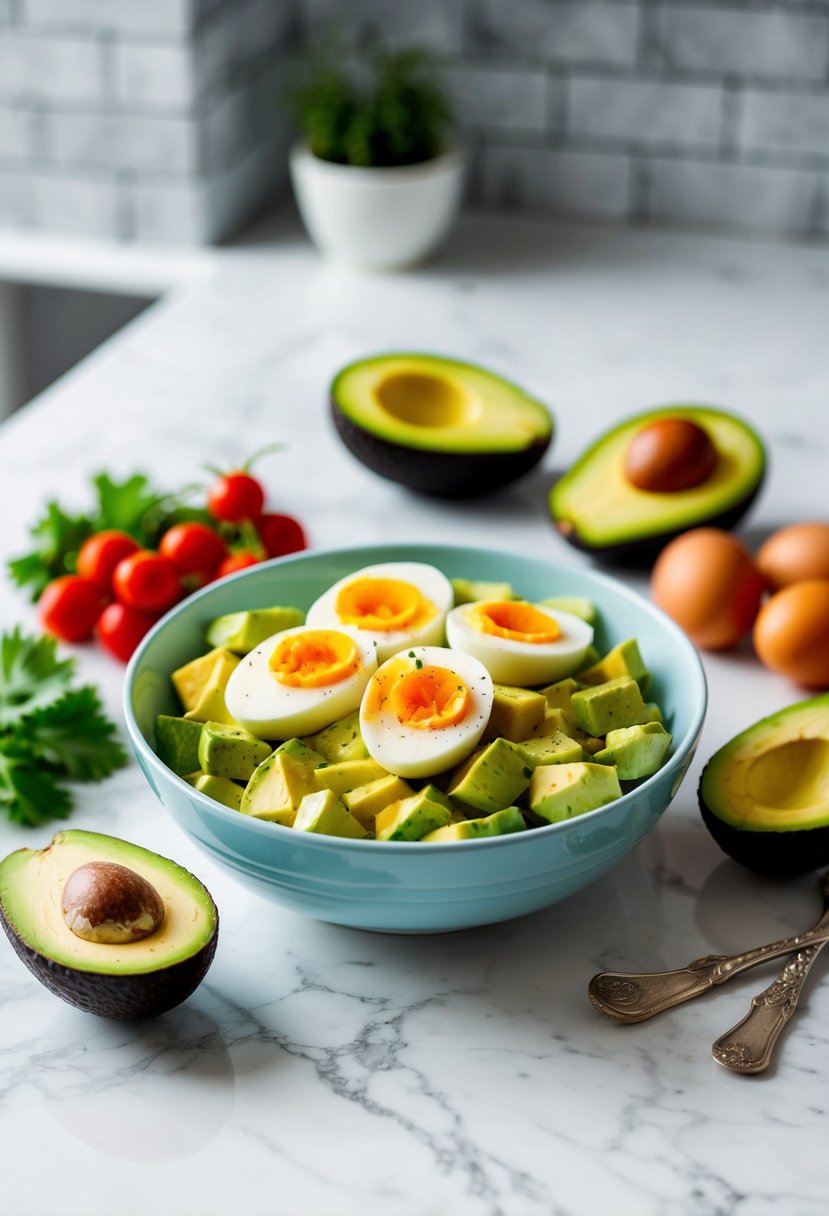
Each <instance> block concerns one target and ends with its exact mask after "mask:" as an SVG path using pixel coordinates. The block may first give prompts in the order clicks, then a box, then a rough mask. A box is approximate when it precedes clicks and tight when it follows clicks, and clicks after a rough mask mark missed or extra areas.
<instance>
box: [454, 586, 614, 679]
mask: <svg viewBox="0 0 829 1216" xmlns="http://www.w3.org/2000/svg"><path fill="white" fill-rule="evenodd" d="M479 607H480V604H479V603H473V604H461V605H460V606H459V607H458V608H454V609H453V610H452V611H451V612H450V613H449V615H448V616H447V618H446V638H447V642H448V644H449V646H450V647H451V648H452V649H453V650H458V651H463V652H464V653H465V654H470V655H474V656H475V658H476V659H478V660H479V661H480V662H481V663H483V665H484V667H486V669H487V671H488V672H489V674H490V675H491V676H492V678H493V680H494V681H495V683H496V684H511V685H514V686H516V687H519V688H531V687H533V686H536V685H540V684H549V683H550V682H551V681H553V680H561V679H563V678H564V677H565V676H568V675H570V674H571V673H572V672H574V671H577V670H578V669H579V667H580V666H581V664H582V660H583V659H584V656H585V653H586V651H587V648H588V646H589V645H590V644H591V642H592V641H593V629H592V627H591V626H590V625H588V624H587V623H586V622H585V621H583V620H581V619H580V618H579V617H577V616H573V615H572V613H569V612H562V611H560V610H559V609H558V608H555V609H554V608H547V607H545V606H544V605H543V604H534V605H532V607H534V608H537V609H538V611H539V612H542V613H544V614H545V615H546V616H548V617H552V619H553V620H554V621H555V622H556V624H557V625H558V628H559V630H560V636H559V637H558V638H556V639H555V641H551V642H542V643H536V642H524V641H517V640H515V639H512V638H504V637H499V636H497V635H495V634H490V633H485V632H484V631H483V630H482V629H481V628H480V626H479V625H478V624H477V622H476V610H477V609H478V608H479Z"/></svg>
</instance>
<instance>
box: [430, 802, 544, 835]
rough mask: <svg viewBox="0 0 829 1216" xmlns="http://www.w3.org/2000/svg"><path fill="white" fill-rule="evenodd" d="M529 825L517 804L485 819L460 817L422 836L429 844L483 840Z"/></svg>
mask: <svg viewBox="0 0 829 1216" xmlns="http://www.w3.org/2000/svg"><path fill="white" fill-rule="evenodd" d="M526 827H527V825H526V823H525V822H524V816H523V815H522V814H521V812H520V811H519V809H518V807H517V806H508V807H504V809H503V810H502V811H495V813H494V814H492V815H487V816H486V817H485V818H483V819H459V820H458V821H457V823H447V824H446V825H445V826H444V827H442V828H436V829H435V831H434V832H429V833H428V835H426V836H422V837H421V840H423V842H424V843H429V844H441V843H445V842H447V841H451V840H482V839H484V838H485V837H487V836H506V835H507V834H508V833H510V832H523V831H524V830H525V829H526Z"/></svg>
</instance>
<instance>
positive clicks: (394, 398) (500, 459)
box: [331, 352, 553, 498]
mask: <svg viewBox="0 0 829 1216" xmlns="http://www.w3.org/2000/svg"><path fill="white" fill-rule="evenodd" d="M331 408H332V415H333V419H334V424H335V426H336V429H337V432H338V434H339V435H340V438H341V439H342V440H343V442H344V443H345V445H346V447H347V448H348V449H349V450H350V451H351V453H352V454H353V455H354V456H356V457H357V459H358V460H360V461H362V463H363V464H365V465H366V466H367V467H368V468H370V469H372V470H373V471H374V472H375V473H379V474H380V476H382V477H387V478H389V479H390V480H392V481H397V482H400V483H401V484H402V485H405V486H408V487H409V488H410V489H413V490H417V491H419V492H420V493H424V494H434V495H439V496H441V497H449V498H462V497H468V496H472V495H481V494H485V493H491V492H492V491H494V490H497V489H500V488H501V486H505V485H507V484H508V483H509V482H511V481H514V480H515V479H516V478H517V477H520V476H522V475H523V474H524V473H527V472H528V471H529V470H530V469H531V468H532V467H533V466H534V465H535V464H537V463H538V461H539V460H540V459H541V457H542V456H543V455H544V453H545V451H546V450H547V447H548V446H549V443H550V440H551V438H552V433H553V420H552V415H551V413H550V411H549V409H548V408H547V407H546V406H545V405H543V404H542V403H541V402H540V401H538V400H536V398H534V397H531V396H530V395H529V394H528V393H526V392H525V391H524V390H523V389H521V388H519V387H518V386H517V385H515V384H513V383H511V382H510V381H509V380H506V379H504V377H503V376H499V375H496V374H495V373H494V372H491V371H489V370H488V369H486V368H483V367H478V366H476V365H475V364H472V363H463V362H461V361H459V360H457V359H447V358H444V357H442V356H440V355H430V354H421V353H417V352H407V353H400V354H382V355H375V356H372V357H370V358H367V359H361V360H359V361H358V362H356V363H351V364H349V365H348V366H347V367H344V368H343V369H342V370H341V371H340V372H339V373H338V374H337V376H335V378H334V380H333V382H332V385H331Z"/></svg>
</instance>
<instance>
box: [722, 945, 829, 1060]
mask: <svg viewBox="0 0 829 1216" xmlns="http://www.w3.org/2000/svg"><path fill="white" fill-rule="evenodd" d="M824 944H825V943H823V942H821V943H819V944H818V945H815V946H808V947H807V948H806V949H805V950H798V952H797V954H795V955H794V957H793V958H790V959H789V960H788V962H787V963H786V965H785V967H784V968H783V970H782V971H781V972H780V974H779V975H778V977H777V979H776V980H775V981H774V982H773V983H772V984H769V986H768V988H765V989H764V990H763V991H762V992H760V993H758V994H757V996H755V997H753V999H752V1002H751V1008H750V1009H749V1011H748V1013H747V1014H746V1015H745V1017H744V1018H743V1020H742V1021H741V1022H738V1023H737V1025H736V1026H732V1028H731V1030H727V1031H726V1032H725V1034H723V1035H720V1037H719V1038H718V1039H717V1040H716V1042H715V1043H714V1044H713V1046H712V1048H711V1054H712V1055H713V1057H714V1059H715V1060H716V1061H717V1063H718V1064H722V1065H723V1067H724V1068H730V1069H731V1070H732V1072H743V1073H754V1072H763V1071H764V1069H766V1068H768V1066H769V1064H770V1063H771V1056H772V1052H773V1051H774V1045H775V1043H776V1042H777V1039H778V1037H779V1035H780V1032H781V1030H782V1029H783V1027H784V1026H785V1025H786V1023H787V1022H788V1020H789V1018H790V1017H791V1016H792V1014H793V1013H794V1011H795V1009H796V1008H797V1002H798V1000H799V998H800V994H801V992H802V991H803V985H804V984H805V982H806V977H807V975H808V974H809V970H810V968H811V966H812V963H813V962H814V961H815V959H816V958H817V956H818V955H819V954H820V952H821V950H822V949H823V946H824Z"/></svg>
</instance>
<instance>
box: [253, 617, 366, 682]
mask: <svg viewBox="0 0 829 1216" xmlns="http://www.w3.org/2000/svg"><path fill="white" fill-rule="evenodd" d="M268 666H269V667H270V669H271V672H272V673H273V675H274V676H275V677H276V679H277V680H278V681H279V683H280V684H284V685H286V686H287V687H288V688H325V687H326V686H327V685H328V684H339V682H340V681H341V680H345V679H347V678H348V676H350V675H353V674H354V672H356V671H359V670H360V666H361V661H360V653H359V651H358V649H357V645H356V643H355V642H354V639H353V638H350V637H348V636H347V634H344V633H337V632H336V631H335V630H333V629H309V630H307V631H306V632H305V633H296V634H292V635H290V636H289V637H286V638H282V640H281V641H280V642H277V644H276V646H275V647H274V649H273V651H272V653H271V657H270V659H269V660H268Z"/></svg>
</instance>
